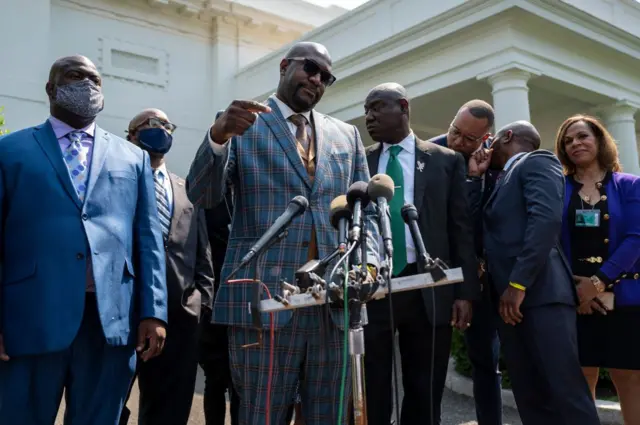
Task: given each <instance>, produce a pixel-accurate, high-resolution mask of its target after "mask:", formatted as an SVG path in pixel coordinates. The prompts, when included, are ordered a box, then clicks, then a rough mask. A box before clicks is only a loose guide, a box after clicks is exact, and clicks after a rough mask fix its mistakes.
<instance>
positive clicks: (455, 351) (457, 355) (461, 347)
mask: <svg viewBox="0 0 640 425" xmlns="http://www.w3.org/2000/svg"><path fill="white" fill-rule="evenodd" d="M451 357H453V360H454V364H455V369H456V372H458V373H459V374H460V375H462V376H467V377H469V378H470V377H471V368H472V366H471V361H470V360H469V357H468V356H467V347H466V345H465V342H464V336H463V334H462V332H460V331H458V330H454V331H453V339H452V341H451ZM500 371H501V372H502V388H505V389H507V388H511V380H510V379H509V372H508V371H507V367H506V365H505V363H504V358H503V356H500ZM596 392H597V395H598V398H603V399H607V400H613V401H617V397H616V396H615V389H614V386H613V383H612V382H611V378H610V377H609V372H607V370H606V369H600V379H599V380H598V388H597V389H596Z"/></svg>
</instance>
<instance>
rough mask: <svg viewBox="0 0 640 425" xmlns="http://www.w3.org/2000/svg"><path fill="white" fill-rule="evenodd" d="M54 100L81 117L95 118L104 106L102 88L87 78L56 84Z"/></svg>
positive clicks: (58, 104)
mask: <svg viewBox="0 0 640 425" xmlns="http://www.w3.org/2000/svg"><path fill="white" fill-rule="evenodd" d="M54 102H55V104H56V105H57V106H59V107H61V108H63V109H66V110H67V111H69V112H72V113H74V114H75V115H78V116H80V117H83V118H95V117H96V116H97V115H98V114H99V113H100V111H102V109H103V108H104V96H103V95H102V89H101V88H100V87H99V86H98V85H97V84H96V83H94V82H93V81H91V80H89V79H84V80H82V81H77V82H74V83H70V84H65V85H63V86H57V87H56V96H55V101H54Z"/></svg>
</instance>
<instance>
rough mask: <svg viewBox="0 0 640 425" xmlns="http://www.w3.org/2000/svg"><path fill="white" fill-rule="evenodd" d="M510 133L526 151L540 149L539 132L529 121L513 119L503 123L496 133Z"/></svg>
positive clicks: (497, 134)
mask: <svg viewBox="0 0 640 425" xmlns="http://www.w3.org/2000/svg"><path fill="white" fill-rule="evenodd" d="M508 133H511V134H512V137H513V141H514V142H516V143H518V144H519V145H520V146H521V147H522V148H523V149H526V150H527V151H535V150H538V149H540V133H538V130H537V129H536V128H535V127H534V126H533V124H531V123H530V122H529V121H515V122H512V123H510V124H507V125H505V126H504V127H502V128H501V129H500V130H498V133H496V138H497V137H498V136H499V135H506V134H508Z"/></svg>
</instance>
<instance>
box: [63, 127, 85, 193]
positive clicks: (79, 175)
mask: <svg viewBox="0 0 640 425" xmlns="http://www.w3.org/2000/svg"><path fill="white" fill-rule="evenodd" d="M82 134H83V133H82V132H81V131H73V132H71V133H69V134H67V137H68V138H69V140H70V141H71V144H70V145H69V146H68V147H67V149H66V150H65V151H64V162H65V163H66V164H67V168H68V169H69V175H70V176H71V182H72V183H73V187H74V188H75V189H76V193H77V194H78V198H80V201H81V202H84V195H85V193H86V192H87V175H88V174H89V170H88V168H87V155H88V153H89V148H88V147H87V146H84V145H83V144H82Z"/></svg>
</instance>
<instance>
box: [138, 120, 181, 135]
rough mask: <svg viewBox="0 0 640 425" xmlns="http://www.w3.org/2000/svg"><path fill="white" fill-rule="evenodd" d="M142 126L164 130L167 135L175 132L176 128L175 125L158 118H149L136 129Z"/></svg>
mask: <svg viewBox="0 0 640 425" xmlns="http://www.w3.org/2000/svg"><path fill="white" fill-rule="evenodd" d="M143 125H148V126H149V127H152V128H164V129H165V131H166V132H167V133H169V134H173V132H174V131H176V128H178V127H177V126H176V125H175V124H173V123H170V122H168V121H164V120H161V119H160V118H149V119H148V120H146V121H145V122H143V123H142V124H140V125H139V126H138V128H140V127H142V126H143Z"/></svg>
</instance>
